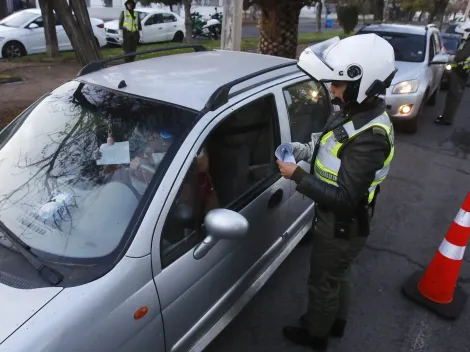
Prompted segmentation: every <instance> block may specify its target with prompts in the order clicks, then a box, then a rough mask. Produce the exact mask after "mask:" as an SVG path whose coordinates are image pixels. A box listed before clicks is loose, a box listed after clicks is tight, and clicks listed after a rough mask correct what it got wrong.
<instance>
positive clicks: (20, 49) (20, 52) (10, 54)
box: [2, 41, 26, 59]
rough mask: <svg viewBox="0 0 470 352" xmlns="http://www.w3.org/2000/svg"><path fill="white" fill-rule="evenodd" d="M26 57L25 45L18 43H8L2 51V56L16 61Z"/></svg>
mask: <svg viewBox="0 0 470 352" xmlns="http://www.w3.org/2000/svg"><path fill="white" fill-rule="evenodd" d="M25 55H26V49H25V48H24V46H23V44H21V43H20V42H16V41H11V42H8V43H6V44H5V45H4V46H3V49H2V56H3V57H4V58H7V59H15V58H18V57H23V56H25Z"/></svg>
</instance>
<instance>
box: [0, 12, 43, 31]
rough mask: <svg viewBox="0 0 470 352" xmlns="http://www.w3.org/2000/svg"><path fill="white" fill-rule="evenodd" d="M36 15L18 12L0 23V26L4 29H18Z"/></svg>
mask: <svg viewBox="0 0 470 352" xmlns="http://www.w3.org/2000/svg"><path fill="white" fill-rule="evenodd" d="M37 16H38V15H37V14H35V13H32V12H29V11H18V12H16V13H14V14H11V15H10V16H7V17H5V18H4V19H2V20H1V21H0V25H2V26H5V27H13V28H19V27H21V26H23V25H25V24H26V23H28V22H29V21H32V20H33V19H34V18H36V17H37Z"/></svg>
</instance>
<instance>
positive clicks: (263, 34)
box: [259, 2, 302, 59]
mask: <svg viewBox="0 0 470 352" xmlns="http://www.w3.org/2000/svg"><path fill="white" fill-rule="evenodd" d="M301 9H302V6H301V5H298V4H290V3H289V2H284V3H280V4H279V3H277V4H276V3H273V6H271V7H269V8H262V9H261V25H260V41H259V52H260V53H261V54H265V55H274V56H281V57H287V58H291V59H295V58H296V57H297V39H298V38H297V37H298V30H299V16H300V10H301Z"/></svg>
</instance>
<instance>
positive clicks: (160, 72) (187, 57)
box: [77, 50, 301, 111]
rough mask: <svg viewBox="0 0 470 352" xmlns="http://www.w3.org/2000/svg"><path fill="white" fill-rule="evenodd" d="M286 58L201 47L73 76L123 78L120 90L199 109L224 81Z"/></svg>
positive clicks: (104, 81) (113, 81)
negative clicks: (124, 84)
mask: <svg viewBox="0 0 470 352" xmlns="http://www.w3.org/2000/svg"><path fill="white" fill-rule="evenodd" d="M289 62H296V60H292V59H286V58H281V57H277V56H268V55H260V54H254V53H248V52H240V51H224V50H215V51H203V52H194V53H185V54H177V55H168V56H163V57H157V58H151V59H146V60H140V61H136V62H132V63H127V64H122V65H116V66H111V67H107V68H105V69H102V70H98V71H95V72H92V73H89V74H85V75H83V76H80V77H78V78H77V80H79V81H82V82H84V83H90V84H95V85H99V86H103V87H106V88H109V89H113V90H118V85H119V83H120V82H121V81H122V80H124V81H125V82H126V85H127V86H126V87H124V88H122V89H119V91H121V92H126V93H128V94H132V95H135V96H139V97H143V98H147V99H154V100H159V101H164V102H168V103H170V104H174V105H180V106H183V107H186V108H189V109H193V110H197V111H200V110H202V109H204V107H205V105H206V103H207V101H208V100H209V98H210V97H211V95H212V94H213V93H214V92H215V91H216V90H217V89H218V88H219V87H221V86H223V85H224V84H227V83H230V82H232V81H234V80H236V79H239V78H241V77H243V76H246V75H249V74H252V73H255V72H258V71H261V70H264V69H267V68H272V67H275V66H278V65H281V64H285V63H289ZM300 72H301V71H300V70H299V69H298V68H297V66H296V65H293V66H292V67H288V68H285V69H282V70H276V71H274V72H270V73H267V74H264V75H261V76H259V77H256V78H252V79H251V80H248V81H246V82H244V83H240V84H239V85H237V86H236V87H239V89H238V90H240V89H243V88H246V87H247V86H250V85H256V84H260V83H262V82H264V81H266V79H268V78H269V79H275V78H277V77H279V76H280V75H281V74H289V73H300ZM269 75H271V76H269ZM235 90H236V89H235Z"/></svg>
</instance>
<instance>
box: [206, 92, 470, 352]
mask: <svg viewBox="0 0 470 352" xmlns="http://www.w3.org/2000/svg"><path fill="white" fill-rule="evenodd" d="M443 99H444V94H442V93H441V95H440V97H439V101H438V106H437V108H431V107H428V108H427V109H426V110H425V112H424V116H423V117H424V118H423V123H422V125H421V129H420V131H419V132H418V134H416V135H405V134H402V133H399V132H397V135H396V140H397V141H396V154H395V159H394V161H393V163H392V169H391V173H390V175H389V177H388V179H387V180H386V181H385V183H384V184H383V187H382V192H381V194H380V197H379V200H378V204H377V209H376V216H375V218H374V222H373V226H372V234H371V237H370V238H369V240H368V244H367V247H366V248H365V249H364V251H363V252H362V253H361V254H360V256H359V258H358V260H357V262H356V264H355V265H354V267H353V272H352V276H353V280H354V286H355V287H354V292H355V295H354V298H353V302H352V307H351V311H350V323H349V326H348V327H347V331H346V336H345V337H344V338H343V339H342V340H332V341H331V344H330V346H331V348H330V349H329V350H328V351H329V352H378V351H380V352H382V351H383V352H451V351H455V352H465V351H470V338H469V335H468V327H469V326H470V325H469V324H470V304H468V305H467V307H466V308H465V310H464V311H463V312H462V316H461V318H460V319H459V320H458V321H457V322H454V323H450V322H447V321H443V320H441V319H439V318H437V317H436V316H435V315H433V314H431V313H429V312H427V311H426V310H424V309H422V308H420V307H418V306H416V305H414V304H413V303H411V302H409V301H408V300H406V299H405V298H404V297H403V296H402V295H401V293H400V287H401V285H402V283H403V282H404V281H405V279H406V278H407V277H408V276H409V275H410V274H411V273H413V272H414V271H415V270H417V269H422V268H424V267H425V266H426V265H427V264H428V262H429V261H430V260H431V259H432V257H433V255H434V253H435V251H436V250H437V248H438V247H439V245H440V243H441V241H442V239H443V237H444V236H445V234H446V231H447V229H448V227H449V226H450V224H451V223H452V221H453V219H454V217H455V215H456V213H457V211H458V210H459V208H460V206H461V205H462V202H463V200H464V198H465V196H466V194H467V192H469V190H470V187H469V180H470V161H469V157H470V119H469V117H468V111H469V110H470V92H469V90H468V89H467V93H466V95H465V100H464V102H463V106H462V107H461V109H460V114H459V115H458V117H457V121H456V124H455V126H453V127H444V126H435V125H434V124H433V123H432V121H433V119H434V118H435V116H436V115H437V113H438V111H441V109H442V105H443ZM308 256H309V247H308V246H307V247H298V248H297V249H295V250H294V252H293V253H292V254H291V255H290V256H289V257H288V258H287V259H286V261H285V262H284V263H283V264H282V265H281V267H280V268H279V269H278V271H277V272H276V273H275V274H274V275H273V276H272V277H271V279H270V280H269V281H268V282H267V284H266V286H265V287H263V288H262V289H261V290H260V292H259V293H258V295H257V296H255V298H254V299H253V300H252V301H251V302H250V303H249V304H248V305H247V306H246V307H245V308H244V310H243V311H242V312H241V313H240V315H239V316H238V317H237V318H235V320H234V321H233V322H232V324H230V325H229V326H228V327H227V328H226V329H225V330H224V331H223V332H222V333H221V335H219V337H217V339H216V340H214V341H213V343H212V344H211V345H210V346H209V347H208V348H207V349H206V351H205V352H221V351H223V352H240V351H243V352H286V351H287V352H302V351H310V349H306V348H302V347H297V346H294V345H292V344H290V343H289V342H288V341H286V340H285V339H284V338H283V336H282V334H281V329H282V327H283V326H284V325H285V324H292V323H295V322H296V319H297V318H298V317H299V316H300V314H301V313H302V312H303V310H304V309H305V304H306V287H305V281H306V277H307V273H308ZM464 260H465V261H464V262H463V265H462V270H461V277H462V278H464V279H463V280H461V281H462V287H463V288H464V290H465V291H466V292H468V293H470V251H467V253H466V255H465V259H464Z"/></svg>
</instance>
